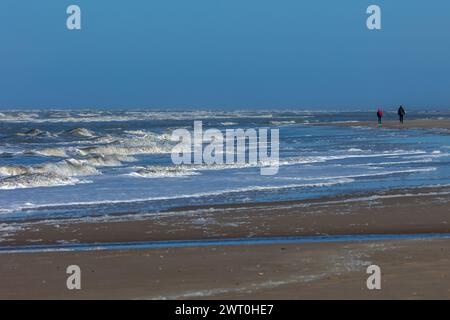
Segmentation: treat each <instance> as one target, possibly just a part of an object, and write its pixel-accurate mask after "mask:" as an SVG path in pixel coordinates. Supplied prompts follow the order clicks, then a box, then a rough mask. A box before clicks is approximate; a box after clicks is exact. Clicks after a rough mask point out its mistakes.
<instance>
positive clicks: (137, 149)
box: [77, 144, 171, 156]
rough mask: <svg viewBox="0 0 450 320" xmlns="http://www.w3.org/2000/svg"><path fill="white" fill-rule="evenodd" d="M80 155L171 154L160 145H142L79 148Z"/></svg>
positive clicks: (166, 148) (168, 149)
mask: <svg viewBox="0 0 450 320" xmlns="http://www.w3.org/2000/svg"><path fill="white" fill-rule="evenodd" d="M77 151H78V153H79V154H80V155H82V156H87V155H103V156H111V155H121V156H127V155H137V154H159V153H170V151H171V150H170V148H168V147H164V146H159V145H156V144H155V145H142V146H120V145H119V146H117V145H104V146H94V147H85V148H79V149H78V150H77Z"/></svg>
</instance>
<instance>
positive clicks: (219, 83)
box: [0, 0, 450, 109]
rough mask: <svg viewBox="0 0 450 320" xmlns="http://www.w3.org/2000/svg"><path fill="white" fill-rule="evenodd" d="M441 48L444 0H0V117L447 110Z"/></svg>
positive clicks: (448, 71) (449, 95)
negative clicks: (375, 8)
mask: <svg viewBox="0 0 450 320" xmlns="http://www.w3.org/2000/svg"><path fill="white" fill-rule="evenodd" d="M70 4H77V5H79V6H80V7H81V10H82V30H81V31H69V30H67V29H66V18H67V15H66V8H67V6H68V5H70ZM369 4H377V5H379V6H380V7H381V9H382V27H383V29H382V30H381V31H369V30H368V29H367V28H366V18H367V14H366V9H367V7H368V5H369ZM449 40H450V2H449V1H448V0H434V1H432V2H430V1H406V0H396V1H392V0H390V1H379V0H373V1H364V0H345V1H335V0H308V1H301V0H282V1H275V0H131V1H106V0H95V1H92V0H89V1H88V0H72V1H66V0H40V1H24V0H2V1H1V2H0V41H1V42H0V43H1V45H0V106H1V107H6V108H11V107H14V108H19V107H25V108H36V107H48V108H64V107H71V108H73V107H120V108H125V107H154V108H158V109H164V108H177V109H179V108H202V109H207V108H217V107H222V108H232V109H235V108H265V109H267V108H307V109H313V108H318V109H324V108H348V107H358V108H374V107H376V106H383V107H387V106H395V105H398V104H405V105H407V106H411V107H413V106H414V107H420V108H430V109H431V108H433V109H435V108H446V107H450V90H449V88H450V86H449V84H450V80H449V75H450V41H449Z"/></svg>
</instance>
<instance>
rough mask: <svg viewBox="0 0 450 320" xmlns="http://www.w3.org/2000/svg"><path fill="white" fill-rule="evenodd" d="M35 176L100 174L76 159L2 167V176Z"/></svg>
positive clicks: (0, 169)
mask: <svg viewBox="0 0 450 320" xmlns="http://www.w3.org/2000/svg"><path fill="white" fill-rule="evenodd" d="M33 174H53V175H58V176H61V177H75V176H91V175H98V174H100V172H99V171H98V170H97V169H95V168H94V167H93V166H90V165H87V164H85V163H83V161H80V160H76V159H67V160H63V161H60V162H56V163H44V164H41V165H36V166H1V167H0V175H2V176H7V177H8V176H18V175H33Z"/></svg>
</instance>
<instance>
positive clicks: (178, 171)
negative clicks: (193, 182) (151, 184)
mask: <svg viewBox="0 0 450 320" xmlns="http://www.w3.org/2000/svg"><path fill="white" fill-rule="evenodd" d="M198 174H199V173H198V172H195V171H193V170H191V169H189V168H186V167H183V166H175V167H170V166H153V167H148V168H146V167H142V168H138V170H136V171H134V172H132V173H130V174H128V175H130V176H133V177H140V178H174V177H186V176H192V175H198Z"/></svg>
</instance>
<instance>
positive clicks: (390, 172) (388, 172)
mask: <svg viewBox="0 0 450 320" xmlns="http://www.w3.org/2000/svg"><path fill="white" fill-rule="evenodd" d="M436 170H437V169H436V168H434V167H430V168H417V169H405V170H386V171H383V170H380V172H372V173H360V174H349V175H341V176H327V177H282V178H280V179H283V180H296V181H310V180H314V181H315V180H332V179H355V178H366V177H377V176H390V175H395V174H403V173H418V172H432V171H436Z"/></svg>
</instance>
